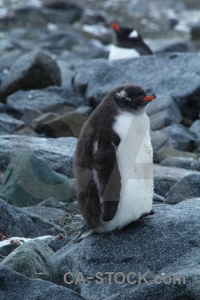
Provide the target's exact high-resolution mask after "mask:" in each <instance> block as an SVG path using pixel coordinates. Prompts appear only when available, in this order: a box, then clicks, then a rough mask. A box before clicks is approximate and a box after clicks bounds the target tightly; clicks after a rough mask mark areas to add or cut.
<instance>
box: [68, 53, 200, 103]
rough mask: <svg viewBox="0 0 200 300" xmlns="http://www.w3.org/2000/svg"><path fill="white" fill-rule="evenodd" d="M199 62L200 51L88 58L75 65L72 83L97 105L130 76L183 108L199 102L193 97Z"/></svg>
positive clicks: (198, 85) (199, 80) (198, 82)
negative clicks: (110, 58) (116, 58)
mask: <svg viewBox="0 0 200 300" xmlns="http://www.w3.org/2000/svg"><path fill="white" fill-rule="evenodd" d="M199 64H200V57H199V55H198V54H185V53H184V54H182V53H178V54H177V53H173V54H169V53H163V54H157V55H149V56H141V57H138V58H137V59H127V60H117V61H108V60H103V59H99V60H97V61H86V62H84V63H82V64H81V65H79V66H78V67H77V68H76V72H75V76H74V80H73V84H74V87H75V88H76V89H77V90H78V91H80V92H81V93H83V94H84V95H85V96H86V98H87V100H88V101H89V103H90V105H91V104H92V105H93V106H97V105H98V104H99V102H100V101H101V100H102V99H103V97H104V96H105V95H106V94H107V92H108V91H110V90H111V89H112V88H113V87H115V86H118V85H121V84H127V82H130V78H131V82H132V83H135V84H138V85H140V86H142V87H143V88H144V89H145V90H146V91H147V92H152V93H154V94H165V95H166V94H168V95H169V96H170V97H172V99H174V100H175V102H176V103H177V104H178V106H179V108H181V107H182V106H183V105H184V103H186V102H188V101H189V103H192V102H193V101H195V102H196V101H197V100H194V99H197V95H198V91H199V88H200V77H199V68H198V66H199ZM144 68H145V72H144ZM183 68H184V72H182V70H183ZM85 70H87V73H86V72H85ZM188 80H189V81H188ZM195 93H196V94H195Z"/></svg>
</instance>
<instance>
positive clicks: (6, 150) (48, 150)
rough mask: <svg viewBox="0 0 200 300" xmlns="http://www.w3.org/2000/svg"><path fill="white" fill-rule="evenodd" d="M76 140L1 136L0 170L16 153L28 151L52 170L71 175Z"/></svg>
mask: <svg viewBox="0 0 200 300" xmlns="http://www.w3.org/2000/svg"><path fill="white" fill-rule="evenodd" d="M76 143H77V139H76V138H73V137H70V138H64V137H63V138H57V139H51V138H49V139H47V138H38V137H29V136H18V135H2V136H1V139H0V168H1V170H4V171H5V169H6V168H7V166H8V163H9V162H10V160H11V159H12V158H13V157H15V156H16V155H17V153H20V152H23V151H24V150H29V151H32V152H33V153H35V154H36V155H37V156H38V157H39V158H41V159H42V160H43V161H44V162H45V163H46V164H47V165H48V167H49V168H51V169H52V170H54V171H56V172H59V173H62V174H65V175H67V176H69V177H72V175H73V157H74V151H75V147H76Z"/></svg>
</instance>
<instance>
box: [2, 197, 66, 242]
mask: <svg viewBox="0 0 200 300" xmlns="http://www.w3.org/2000/svg"><path fill="white" fill-rule="evenodd" d="M5 230H6V232H7V233H6V237H13V236H14V237H15V236H18V237H38V236H40V235H47V234H52V235H57V234H59V233H60V232H61V233H64V230H63V229H62V228H61V227H59V226H57V225H54V224H53V223H51V222H48V221H47V220H43V219H42V218H40V217H38V216H36V215H34V214H31V213H28V212H25V211H24V210H23V209H21V208H17V207H14V206H12V205H9V204H8V203H7V202H6V201H4V200H3V199H2V198H1V199H0V232H2V233H3V232H4V231H5Z"/></svg>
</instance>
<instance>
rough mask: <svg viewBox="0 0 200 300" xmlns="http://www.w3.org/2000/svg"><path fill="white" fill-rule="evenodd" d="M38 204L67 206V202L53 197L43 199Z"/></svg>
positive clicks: (56, 206)
mask: <svg viewBox="0 0 200 300" xmlns="http://www.w3.org/2000/svg"><path fill="white" fill-rule="evenodd" d="M37 206H39V207H40V206H44V207H54V208H61V209H62V208H64V207H65V206H66V203H64V202H60V201H58V200H56V199H54V198H53V197H50V198H48V199H46V200H43V201H42V202H40V203H38V204H37Z"/></svg>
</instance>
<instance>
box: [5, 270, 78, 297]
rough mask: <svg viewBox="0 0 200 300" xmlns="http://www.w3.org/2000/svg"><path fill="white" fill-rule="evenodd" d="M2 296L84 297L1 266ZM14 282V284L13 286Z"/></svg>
mask: <svg viewBox="0 0 200 300" xmlns="http://www.w3.org/2000/svg"><path fill="white" fill-rule="evenodd" d="M0 282H1V287H2V288H1V290H0V298H1V299H2V300H6V299H9V300H15V299H16V295H20V300H27V299H31V300H36V299H38V300H39V299H40V300H46V299H51V300H60V299H67V300H81V299H83V298H82V297H81V296H79V295H78V294H77V293H76V292H74V291H72V290H70V289H68V288H65V287H63V286H58V285H56V284H53V283H50V282H48V281H46V280H45V281H44V280H39V279H29V278H28V277H26V276H24V275H21V274H20V273H17V272H15V271H12V270H9V269H7V268H5V267H0ZM13 284H14V286H13Z"/></svg>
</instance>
